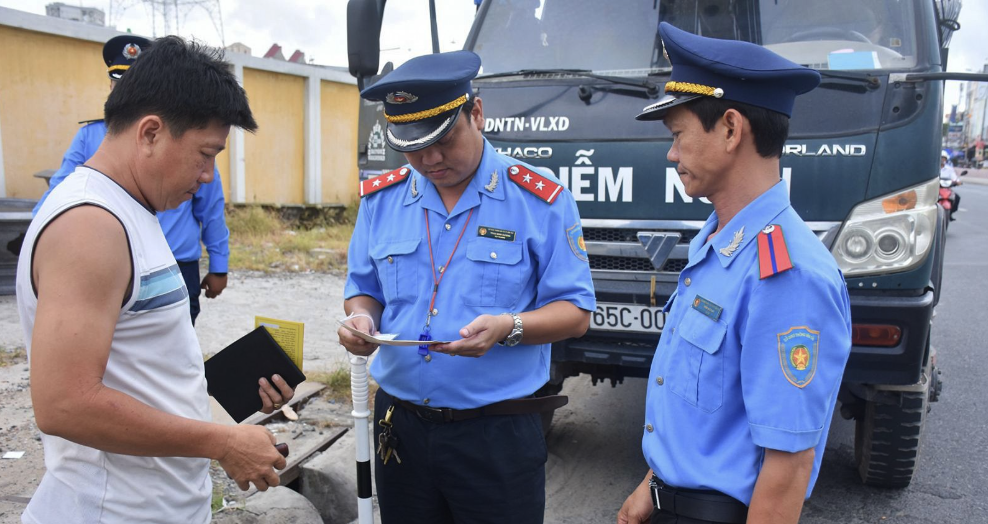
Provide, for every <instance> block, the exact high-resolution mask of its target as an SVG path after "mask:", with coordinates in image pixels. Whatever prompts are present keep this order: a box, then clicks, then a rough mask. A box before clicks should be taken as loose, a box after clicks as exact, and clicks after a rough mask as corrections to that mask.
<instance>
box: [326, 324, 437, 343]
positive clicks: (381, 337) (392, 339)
mask: <svg viewBox="0 0 988 524" xmlns="http://www.w3.org/2000/svg"><path fill="white" fill-rule="evenodd" d="M336 322H338V323H339V324H340V325H341V326H343V327H344V328H345V329H346V330H347V331H349V332H351V333H353V334H354V335H356V336H358V337H360V338H362V339H364V340H366V341H367V342H370V343H371V344H379V345H384V346H420V345H422V344H428V345H430V346H431V345H434V344H449V342H446V341H442V340H427V341H422V340H397V337H398V335H396V334H394V333H378V334H377V336H372V335H368V334H367V333H364V332H363V331H357V330H356V329H353V328H352V327H350V326H348V325H346V324H344V323H343V321H342V320H337V321H336Z"/></svg>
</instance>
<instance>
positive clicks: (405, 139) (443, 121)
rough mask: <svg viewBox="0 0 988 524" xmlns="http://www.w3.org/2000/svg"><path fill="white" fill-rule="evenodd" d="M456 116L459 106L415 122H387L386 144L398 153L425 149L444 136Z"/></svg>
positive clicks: (454, 123) (458, 116)
mask: <svg viewBox="0 0 988 524" xmlns="http://www.w3.org/2000/svg"><path fill="white" fill-rule="evenodd" d="M458 118H460V108H459V107H457V108H456V109H451V110H449V111H446V112H445V113H442V114H440V115H436V116H434V117H432V118H426V119H425V120H418V121H416V122H407V123H400V124H396V123H393V122H388V132H387V141H388V145H389V146H391V149H394V150H395V151H398V152H400V153H410V152H412V151H418V150H420V149H425V148H427V147H429V146H431V145H432V144H434V143H436V142H438V141H439V140H440V139H442V137H444V136H446V133H449V131H450V130H451V129H453V126H455V125H456V120H457V119H458Z"/></svg>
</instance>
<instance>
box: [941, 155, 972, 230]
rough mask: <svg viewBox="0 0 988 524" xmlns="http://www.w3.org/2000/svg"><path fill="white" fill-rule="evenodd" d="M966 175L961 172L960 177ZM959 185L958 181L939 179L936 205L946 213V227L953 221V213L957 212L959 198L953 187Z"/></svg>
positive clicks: (965, 171) (964, 172)
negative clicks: (938, 194)
mask: <svg viewBox="0 0 988 524" xmlns="http://www.w3.org/2000/svg"><path fill="white" fill-rule="evenodd" d="M966 174H967V170H966V169H965V170H964V171H961V173H960V176H964V175H966ZM958 185H960V182H959V181H954V180H946V179H943V178H941V179H940V196H939V197H938V198H937V204H938V205H939V206H940V207H942V208H943V209H944V211H946V212H947V217H948V218H949V220H948V221H947V226H948V227H949V226H950V223H951V222H953V221H954V212H955V211H957V207H958V206H959V205H960V201H961V197H960V195H958V194H957V192H956V191H954V187H955V186H958Z"/></svg>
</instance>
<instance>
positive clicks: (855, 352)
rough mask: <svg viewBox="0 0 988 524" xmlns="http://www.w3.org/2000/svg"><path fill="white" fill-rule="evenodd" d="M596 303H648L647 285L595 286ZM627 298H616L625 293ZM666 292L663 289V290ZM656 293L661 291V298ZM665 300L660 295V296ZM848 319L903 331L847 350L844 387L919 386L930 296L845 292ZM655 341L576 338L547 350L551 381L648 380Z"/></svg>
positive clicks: (593, 334)
mask: <svg viewBox="0 0 988 524" xmlns="http://www.w3.org/2000/svg"><path fill="white" fill-rule="evenodd" d="M595 285H597V286H599V287H598V290H597V291H598V292H597V294H598V299H600V300H603V301H607V302H629V303H635V304H644V303H648V296H647V295H643V294H641V291H642V290H646V292H647V285H644V284H641V283H627V282H621V283H617V282H613V281H611V282H607V281H598V282H595ZM630 288H633V289H634V292H632V293H621V292H620V291H629V290H630ZM662 288H666V289H662ZM670 288H671V286H669V285H668V284H665V285H660V286H659V288H657V290H656V291H657V295H658V297H657V298H658V300H657V304H663V303H664V302H665V300H666V298H667V297H668V292H669V291H671V289H670ZM661 292H665V293H662V294H660V293H661ZM663 295H664V296H663ZM850 299H851V318H852V322H853V323H855V324H889V325H895V326H898V327H899V328H900V329H901V330H902V337H901V338H900V339H899V343H898V344H897V345H896V346H893V347H869V346H857V345H855V346H852V347H851V356H850V358H849V359H848V362H847V367H846V368H845V369H844V383H846V384H871V385H909V384H916V383H918V382H919V381H920V378H921V374H922V370H923V366H924V365H925V363H926V359H927V355H926V352H927V348H928V344H927V340H928V337H929V333H930V321H931V319H932V317H933V301H934V295H933V291H925V292H921V293H920V294H919V295H908V294H891V293H887V292H886V293H880V292H872V293H856V292H854V291H853V290H852V291H851V292H850ZM658 340H659V336H657V335H654V334H639V333H626V332H612V331H596V330H591V331H589V332H587V334H586V335H584V336H583V337H580V338H576V339H569V340H564V341H561V342H557V343H555V344H553V345H552V361H553V364H554V366H555V367H556V373H554V378H555V377H559V376H563V377H565V376H574V375H578V374H580V373H586V374H589V375H591V376H592V377H594V378H595V379H611V380H616V381H618V382H620V381H621V380H622V379H623V378H624V377H645V378H647V377H648V372H649V368H650V367H651V365H652V356H653V355H654V354H655V348H656V345H657V344H658Z"/></svg>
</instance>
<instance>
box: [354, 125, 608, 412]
mask: <svg viewBox="0 0 988 524" xmlns="http://www.w3.org/2000/svg"><path fill="white" fill-rule="evenodd" d="M512 164H517V162H515V161H514V160H513V159H511V158H508V157H505V156H502V155H500V154H498V153H497V151H495V150H494V148H493V147H492V146H491V145H490V143H488V142H487V141H486V140H485V141H484V153H483V157H482V158H481V161H480V165H479V166H478V168H477V173H476V175H475V176H474V178H473V180H472V181H471V182H470V185H469V186H468V187H467V188H466V189H465V190H464V192H463V195H462V196H461V197H460V199H459V201H458V202H457V203H456V206H455V207H454V208H453V211H452V212H449V213H447V211H446V207H445V206H444V205H443V203H442V200H441V199H440V197H439V193H438V192H437V191H436V188H435V186H433V184H432V183H431V182H429V180H428V179H427V178H425V177H424V176H422V175H421V174H419V173H418V172H416V171H415V170H414V169H411V167H410V166H409V167H408V169H409V170H410V175H409V176H408V178H407V179H405V180H403V181H402V182H400V183H396V184H395V185H394V186H392V187H387V188H386V189H382V190H380V191H379V192H376V193H374V194H371V195H368V196H366V197H365V198H364V199H363V202H361V205H360V211H359V213H358V215H357V223H356V226H355V228H354V232H353V237H352V239H351V241H350V250H349V256H348V266H349V268H348V273H347V281H346V287H345V289H344V297H345V298H347V299H349V298H352V297H355V296H358V295H367V296H369V297H371V298H373V299H375V300H377V301H378V302H380V303H381V304H382V305H383V306H384V311H383V312H382V314H381V322H380V325H379V326H377V328H378V330H379V331H380V332H381V333H397V334H398V335H399V338H400V339H412V340H417V339H418V337H419V335H420V334H421V333H422V331H423V327H424V325H425V320H426V316H427V311H428V308H429V300H430V298H431V296H432V288H433V276H432V269H431V262H430V260H429V249H430V245H429V241H428V240H427V237H426V223H425V213H428V215H429V226H430V234H431V237H432V246H431V249H432V250H433V256H434V259H435V265H436V270H437V271H438V267H439V266H441V265H444V264H446V261H447V260H448V259H449V257H450V253H451V252H452V251H453V247H454V245H455V244H456V242H457V237H459V235H460V232H461V231H465V232H464V233H463V238H462V240H460V243H459V247H458V248H457V249H456V251H455V253H454V254H453V258H452V261H451V262H450V263H449V269H448V270H446V271H444V277H443V280H442V281H441V283H440V286H439V292H438V295H437V297H436V303H435V309H436V310H437V311H438V314H437V315H436V316H435V317H433V319H432V321H431V334H432V338H433V339H434V340H443V341H454V340H459V339H460V336H459V333H458V332H459V330H460V329H461V328H462V327H463V326H466V325H467V324H469V323H470V322H471V321H473V320H474V319H475V318H476V317H477V316H479V315H481V314H485V313H487V314H491V315H498V314H501V313H505V312H517V313H520V312H524V311H529V310H533V309H538V308H540V307H542V306H545V305H546V304H548V303H550V302H555V301H559V300H565V301H568V302H571V303H573V304H574V305H576V306H577V307H579V308H581V309H584V310H593V309H594V307H595V304H596V303H595V299H594V292H593V283H592V282H591V279H590V267H589V265H588V263H587V259H586V251H585V250H584V249H583V247H582V245H581V242H582V229H581V226H580V215H579V213H578V211H577V208H576V202H575V201H574V200H573V196H572V195H571V194H570V193H569V191H566V190H565V189H562V188H560V190H561V193H560V194H559V195H558V197H557V198H556V199H555V200H554V202H553V203H552V204H549V203H547V202H545V201H544V200H540V199H539V198H538V197H536V196H535V195H533V194H532V193H530V192H528V191H527V190H525V189H523V188H522V187H521V186H519V185H518V184H517V183H515V182H512V181H511V180H509V178H508V172H507V171H508V168H509V167H510V166H511V165H512ZM495 173H496V176H495ZM546 178H547V179H548V180H549V181H550V182H551V183H555V184H558V181H555V180H554V179H552V178H550V177H546ZM470 210H473V215H472V216H471V217H470V221H469V224H468V223H467V217H468V215H469V212H470ZM464 228H465V230H464ZM549 348H550V344H541V345H536V346H533V345H522V344H519V345H517V346H514V347H505V346H499V345H495V346H494V347H492V348H491V349H490V350H489V351H488V352H487V353H486V354H485V355H484V356H482V357H480V358H463V357H452V356H448V355H445V354H441V353H435V352H430V353H429V355H428V358H426V357H423V356H421V355H419V354H418V351H417V348H416V347H396V346H381V348H380V349H379V351H378V352H377V355H376V356H375V358H374V361H373V363H372V364H371V374H372V375H373V376H374V378H375V380H377V382H378V383H379V384H380V385H381V387H382V388H383V389H384V390H385V391H387V392H388V393H389V394H391V395H394V396H396V397H398V398H402V399H404V400H408V401H410V402H414V403H416V404H420V405H423V404H428V405H430V406H432V407H448V408H454V409H467V408H474V407H478V406H483V405H487V404H491V403H494V402H498V401H501V400H506V399H510V398H520V397H524V396H527V395H530V394H532V393H534V392H535V391H536V390H537V389H538V388H539V387H541V386H542V385H543V384H545V383H546V381H547V380H548V379H549V357H550V354H549ZM427 399H428V400H427Z"/></svg>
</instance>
